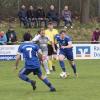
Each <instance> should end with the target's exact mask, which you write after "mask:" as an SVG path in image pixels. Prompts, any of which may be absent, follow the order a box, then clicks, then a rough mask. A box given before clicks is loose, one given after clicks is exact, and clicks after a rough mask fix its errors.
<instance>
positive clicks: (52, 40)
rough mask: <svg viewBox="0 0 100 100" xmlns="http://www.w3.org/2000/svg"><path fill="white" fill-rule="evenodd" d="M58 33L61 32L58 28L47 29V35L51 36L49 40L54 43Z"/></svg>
mask: <svg viewBox="0 0 100 100" xmlns="http://www.w3.org/2000/svg"><path fill="white" fill-rule="evenodd" d="M56 34H59V33H58V30H56V29H52V30H49V29H47V30H45V36H47V37H48V38H49V40H50V41H51V42H53V43H54V42H55V39H54V37H55V35H56Z"/></svg>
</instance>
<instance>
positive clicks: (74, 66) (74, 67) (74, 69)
mask: <svg viewBox="0 0 100 100" xmlns="http://www.w3.org/2000/svg"><path fill="white" fill-rule="evenodd" d="M72 69H73V71H74V73H76V65H75V64H74V65H72Z"/></svg>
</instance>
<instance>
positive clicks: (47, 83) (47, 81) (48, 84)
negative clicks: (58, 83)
mask: <svg viewBox="0 0 100 100" xmlns="http://www.w3.org/2000/svg"><path fill="white" fill-rule="evenodd" d="M43 82H44V83H45V84H46V85H47V86H48V87H49V88H50V89H52V88H54V87H53V86H52V84H51V83H50V81H49V80H48V79H47V78H45V79H44V80H43Z"/></svg>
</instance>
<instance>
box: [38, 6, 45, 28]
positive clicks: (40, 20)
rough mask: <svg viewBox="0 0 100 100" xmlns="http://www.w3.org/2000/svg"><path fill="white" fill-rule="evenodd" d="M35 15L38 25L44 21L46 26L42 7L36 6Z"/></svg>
mask: <svg viewBox="0 0 100 100" xmlns="http://www.w3.org/2000/svg"><path fill="white" fill-rule="evenodd" d="M36 16H37V17H36V18H37V21H38V27H40V26H41V23H42V22H44V23H45V26H46V16H45V12H44V9H43V8H42V7H38V9H37V10H36Z"/></svg>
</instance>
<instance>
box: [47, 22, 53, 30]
mask: <svg viewBox="0 0 100 100" xmlns="http://www.w3.org/2000/svg"><path fill="white" fill-rule="evenodd" d="M48 28H49V29H50V30H52V29H53V22H52V21H49V22H48Z"/></svg>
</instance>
